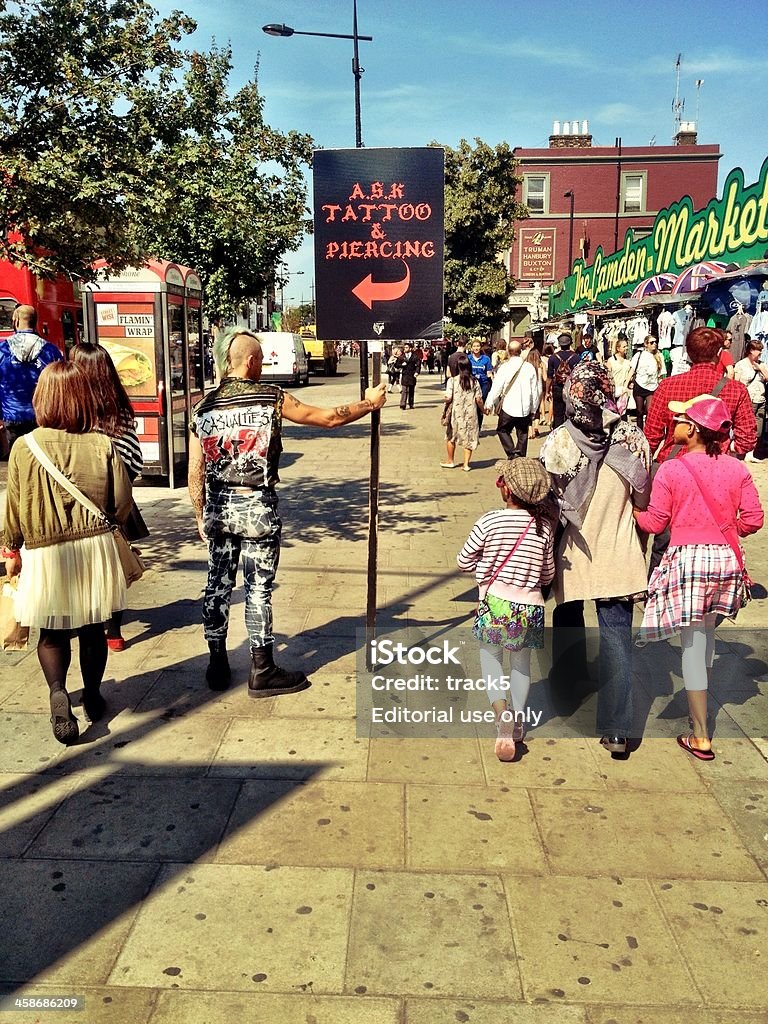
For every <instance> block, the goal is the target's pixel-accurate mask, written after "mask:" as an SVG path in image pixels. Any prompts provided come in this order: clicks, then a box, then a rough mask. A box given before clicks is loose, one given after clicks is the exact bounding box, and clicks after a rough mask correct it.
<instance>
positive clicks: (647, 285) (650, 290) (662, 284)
mask: <svg viewBox="0 0 768 1024" xmlns="http://www.w3.org/2000/svg"><path fill="white" fill-rule="evenodd" d="M675 281H676V275H675V274H654V276H653V277H647V278H646V279H645V281H641V282H640V284H639V285H637V286H636V287H635V289H634V291H633V292H632V298H633V299H645V298H646V297H647V296H648V295H657V294H658V293H659V292H669V291H671V290H672V285H673V284H674V283H675Z"/></svg>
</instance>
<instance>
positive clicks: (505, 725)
mask: <svg viewBox="0 0 768 1024" xmlns="http://www.w3.org/2000/svg"><path fill="white" fill-rule="evenodd" d="M496 470H497V480H496V486H497V487H498V488H499V490H500V491H501V497H502V500H503V501H504V506H505V507H504V508H503V509H496V510H494V511H492V512H486V513H485V515H484V516H481V518H480V519H478V521H477V522H476V523H475V525H474V526H473V527H472V530H471V532H470V534H469V537H468V538H467V540H466V542H465V544H464V546H463V548H462V549H461V551H460V552H459V555H458V557H457V559H456V561H457V564H458V566H459V569H460V570H461V571H462V572H468V573H469V572H471V573H474V576H475V579H476V580H477V585H478V589H479V594H480V605H479V607H478V613H477V617H476V619H475V624H474V626H473V629H472V632H473V635H474V636H475V637H476V638H477V639H478V640H479V641H480V669H481V672H482V674H483V676H484V677H485V681H486V687H487V692H488V699H489V700H490V702H491V707H492V708H493V710H494V711H495V712H496V722H497V733H498V738H497V740H496V756H497V757H498V758H499V760H500V761H512V760H514V757H515V749H516V747H515V744H516V742H520V741H522V739H523V735H524V729H523V722H524V720H525V713H526V706H527V700H528V691H529V690H530V687H531V650H534V649H541V648H542V647H543V646H544V597H543V595H542V592H541V588H542V586H544V585H546V584H548V583H551V582H552V579H553V577H554V575H555V563H554V557H553V553H552V546H553V537H554V527H553V520H554V515H555V513H554V510H553V505H552V504H551V503H550V501H549V491H550V478H549V474H548V473H547V471H546V470H545V469H544V467H543V466H542V465H541V463H539V462H537V461H536V460H534V459H524V458H519V459H507V460H504V461H503V462H498V463H497V464H496ZM505 650H506V651H508V652H509V659H510V673H509V676H508V678H507V679H506V680H505V679H504V678H503V652H504V651H505ZM508 698H509V699H508Z"/></svg>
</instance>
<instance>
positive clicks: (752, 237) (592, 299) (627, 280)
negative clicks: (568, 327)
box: [549, 159, 768, 318]
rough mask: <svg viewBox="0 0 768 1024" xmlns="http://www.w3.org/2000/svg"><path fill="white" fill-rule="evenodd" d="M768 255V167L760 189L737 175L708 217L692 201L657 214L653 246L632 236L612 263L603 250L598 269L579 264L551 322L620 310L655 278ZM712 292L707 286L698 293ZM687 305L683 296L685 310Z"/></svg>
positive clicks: (554, 299)
mask: <svg viewBox="0 0 768 1024" xmlns="http://www.w3.org/2000/svg"><path fill="white" fill-rule="evenodd" d="M767 252H768V159H766V160H765V162H764V163H763V166H762V168H761V171H760V175H759V177H758V179H757V181H756V182H754V183H753V184H751V185H745V183H744V172H743V171H742V170H741V168H738V167H737V168H734V169H733V170H732V171H731V172H730V173H729V174H728V176H727V178H726V180H725V184H724V186H723V191H722V195H721V197H720V198H714V199H712V200H711V201H710V202H709V203H707V205H706V206H705V207H703V208H702V209H700V210H695V209H694V208H693V203H692V201H691V199H690V197H689V196H684V197H683V198H682V199H680V200H679V201H678V202H676V203H673V204H672V205H671V206H669V207H666V208H665V209H663V210H661V211H660V212H659V213H658V214H657V216H656V219H655V221H654V224H653V227H652V229H651V231H650V233H649V234H648V235H647V236H646V237H645V238H642V239H638V240H637V241H634V240H633V238H632V235H631V232H628V233H627V235H626V236H625V240H624V245H623V246H622V248H621V249H619V250H618V251H616V252H614V253H611V254H610V255H605V254H604V253H603V251H602V249H601V248H598V249H597V252H596V253H595V259H594V261H593V262H592V263H590V264H586V263H585V262H584V261H583V260H577V261H576V263H575V264H574V270H573V273H572V274H571V275H570V276H569V277H567V278H565V280H564V281H562V282H560V283H559V284H558V285H557V286H555V287H554V288H552V289H551V291H550V305H549V313H550V317H551V318H556V317H560V316H563V315H567V314H569V313H573V312H576V311H578V310H583V309H586V308H592V309H594V308H595V307H598V308H599V307H605V306H607V305H609V304H611V303H619V302H620V301H621V299H622V297H627V296H630V295H631V293H632V291H633V289H635V288H637V287H638V286H639V285H640V284H641V283H642V282H643V281H646V280H647V279H649V278H651V277H652V276H653V275H662V274H674V275H675V277H676V278H677V279H678V280H680V278H681V276H682V275H683V274H684V272H686V271H688V270H692V269H693V268H695V267H696V266H700V265H702V264H706V263H708V262H712V263H716V264H719V265H720V266H721V267H723V268H726V267H729V266H731V265H735V266H737V267H742V268H743V267H748V266H749V264H750V263H756V262H759V261H762V260H764V259H766V253H767ZM706 285H707V282H706V281H702V282H701V285H700V287H698V288H697V289H696V292H697V293H699V292H702V291H704V289H705V287H706ZM681 288H682V290H683V291H684V290H685V289H684V287H683V285H682V284H681ZM650 298H651V299H652V296H651V297H650ZM684 302H685V296H681V297H680V301H679V305H681V306H682V305H684ZM735 309H736V307H735V305H734V306H733V307H731V308H730V309H726V310H724V313H723V315H725V313H729V314H731V313H733V312H734V311H735Z"/></svg>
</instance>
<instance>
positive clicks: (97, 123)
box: [0, 0, 195, 278]
mask: <svg viewBox="0 0 768 1024" xmlns="http://www.w3.org/2000/svg"><path fill="white" fill-rule="evenodd" d="M194 28H195V23H194V22H193V21H192V20H191V19H190V18H187V17H186V16H184V15H183V14H181V13H179V12H174V13H173V14H171V15H170V16H169V17H167V18H162V19H160V18H159V17H158V15H157V13H156V12H155V11H154V10H153V8H152V7H150V6H149V4H147V3H146V2H144V0H24V2H21V3H16V2H12V0H0V258H10V259H12V260H14V261H15V262H17V263H21V264H24V265H27V266H30V267H31V268H32V269H34V270H35V271H36V272H38V273H40V274H54V273H65V274H68V275H69V276H71V277H85V278H87V277H89V276H92V272H91V270H90V267H91V264H92V263H93V261H94V260H96V259H99V258H101V257H105V258H107V259H108V260H109V261H110V263H112V265H114V266H116V267H121V266H124V265H126V264H128V263H130V262H135V261H136V259H137V258H139V257H140V255H141V253H139V252H138V251H137V249H136V240H135V237H134V233H133V225H134V223H135V222H136V221H137V220H138V219H140V218H142V217H144V218H146V217H147V216H148V215H149V214H154V215H155V216H157V217H160V216H162V214H163V212H164V211H163V202H164V201H165V200H166V199H167V195H166V194H165V193H164V191H163V190H162V189H160V190H156V188H155V183H154V182H153V181H152V180H151V179H150V178H149V177H148V175H147V169H148V167H149V166H150V165H151V162H152V157H153V154H154V153H155V152H156V150H157V149H158V147H160V146H162V145H164V144H165V143H166V142H167V141H168V140H169V138H172V137H173V134H174V133H175V132H176V131H177V126H176V124H175V122H174V120H173V118H172V117H170V116H169V115H170V113H171V108H172V106H173V104H174V87H175V85H176V78H175V76H176V71H177V69H178V68H179V67H180V66H181V65H182V62H183V60H184V54H183V52H182V51H181V50H180V49H178V47H177V44H178V43H179V42H180V40H181V39H182V38H183V37H184V36H185V35H187V34H188V33H190V32H192V31H193V30H194Z"/></svg>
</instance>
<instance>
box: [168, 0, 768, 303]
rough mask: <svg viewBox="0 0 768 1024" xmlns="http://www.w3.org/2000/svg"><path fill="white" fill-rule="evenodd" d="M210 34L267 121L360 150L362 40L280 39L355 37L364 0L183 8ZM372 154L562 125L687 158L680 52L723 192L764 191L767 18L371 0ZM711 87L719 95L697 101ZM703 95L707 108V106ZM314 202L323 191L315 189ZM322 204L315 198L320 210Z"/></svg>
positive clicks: (681, 6) (526, 142) (692, 5)
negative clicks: (715, 146)
mask: <svg viewBox="0 0 768 1024" xmlns="http://www.w3.org/2000/svg"><path fill="white" fill-rule="evenodd" d="M154 3H155V6H156V7H157V9H158V10H160V11H161V13H163V14H166V13H168V12H169V11H170V10H171V9H174V8H180V9H181V10H183V11H184V12H185V13H186V14H188V15H190V16H191V17H193V18H194V19H195V20H196V21H197V23H198V30H197V32H196V34H195V35H194V36H192V37H191V39H190V40H188V44H189V45H192V46H194V47H196V48H199V49H206V48H208V47H209V46H210V43H211V41H212V40H215V41H216V43H217V44H219V45H223V44H226V43H229V44H230V45H231V46H232V51H233V63H234V73H233V78H232V85H233V86H234V87H238V86H239V85H242V84H243V83H244V82H246V81H247V80H248V79H249V78H252V77H253V71H254V67H255V65H256V63H257V61H258V63H259V85H260V89H261V93H262V95H263V96H264V99H265V120H266V121H267V123H268V124H270V125H271V126H272V127H274V128H278V129H280V130H283V131H288V130H290V129H295V130H296V131H300V132H305V133H307V134H309V135H311V136H312V138H313V139H314V140H315V143H316V145H317V146H318V147H322V148H325V149H328V148H353V147H354V145H355V122H354V79H353V76H352V41H351V40H344V39H323V38H314V37H312V36H300V35H294V36H293V37H291V38H276V37H272V36H268V35H266V34H265V33H264V32H263V31H262V25H265V24H268V23H273V22H277V23H285V24H287V25H290V26H292V27H293V28H295V29H297V30H302V31H306V32H334V33H347V34H351V32H352V0H216V2H215V3H212V2H211V0H173V2H170V0H168V2H166V0H162V2H158V0H154ZM357 9H358V32H359V34H361V35H370V36H373V42H361V43H360V63H361V65H362V67H363V68H364V69H365V73H364V74H363V77H362V85H361V109H362V135H363V143H364V145H365V146H367V147H397V146H425V145H427V144H429V143H430V142H432V141H436V142H441V143H444V144H446V145H449V146H455V145H456V144H457V143H458V142H459V141H460V140H461V139H462V138H465V139H468V140H474V139H475V138H480V139H482V140H483V141H484V142H487V143H489V144H490V145H496V144H497V143H499V142H507V143H508V144H509V145H510V146H512V147H515V146H521V147H546V146H548V144H549V141H548V140H549V135H550V133H551V131H552V123H553V121H556V120H557V121H560V122H562V121H570V120H575V119H578V120H579V121H584V120H587V121H589V127H590V131H591V134H592V136H593V145H604V146H611V145H613V143H614V140H615V138H616V137H617V136H620V137H621V139H622V142H623V145H624V146H644V145H647V144H648V143H649V142H650V141H651V139H655V144H656V145H671V143H672V136H673V134H674V131H675V120H674V113H673V109H672V108H673V101H674V99H675V88H676V67H675V63H676V60H677V55H678V53H681V54H682V62H681V67H680V89H679V96H680V99H683V100H684V101H685V107H684V110H683V113H682V118H683V120H690V121H695V120H697V106H698V122H699V142H700V143H707V144H712V143H719V145H720V149H721V151H722V153H723V156H722V159H721V161H720V178H719V184H720V185H722V182H723V181H724V179H725V176H726V174H727V172H728V171H729V170H730V169H731V168H733V167H741V168H743V170H744V173H745V180H746V182H747V183H751V182H753V181H755V180H756V178H757V176H758V173H759V170H760V167H761V165H762V163H763V160H764V159H765V157H766V156H767V155H768V132H766V129H765V122H764V120H763V117H764V114H763V112H762V110H761V104H762V99H763V97H764V96H765V95H766V94H768V61H766V60H765V57H764V54H762V53H761V50H762V49H763V48H762V46H761V45H752V43H751V42H750V40H751V39H753V36H752V34H751V33H752V32H754V31H757V32H758V36H757V38H758V39H759V38H761V37H760V35H759V33H760V29H761V27H762V26H761V21H760V19H759V18H758V17H756V14H755V10H754V9H753V10H752V12H751V13H750V10H749V9H746V8H740V7H739V6H738V5H734V6H733V7H730V6H729V5H727V4H723V2H722V0H696V2H689V0H675V2H670V0H665V2H660V0H631V2H627V0H582V2H581V3H580V4H579V3H572V2H568V3H564V2H557V0H536V2H535V3H534V2H529V3H521V2H519V0H518V2H514V0H358V4H357ZM697 79H701V80H703V84H702V85H701V86H700V88H699V89H698V90H697V87H696V84H695V83H696V81H697ZM697 96H698V104H697ZM310 197H311V190H310ZM310 202H311V198H310ZM286 262H287V264H288V267H289V271H290V273H291V277H290V280H289V282H288V284H287V285H286V288H285V298H286V304H293V303H295V302H300V301H304V302H309V300H310V288H311V284H312V279H313V255H312V240H311V238H308V239H306V240H305V241H304V243H303V244H302V247H301V249H300V250H298V251H297V252H296V253H291V254H289V255H288V256H287V257H286Z"/></svg>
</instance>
